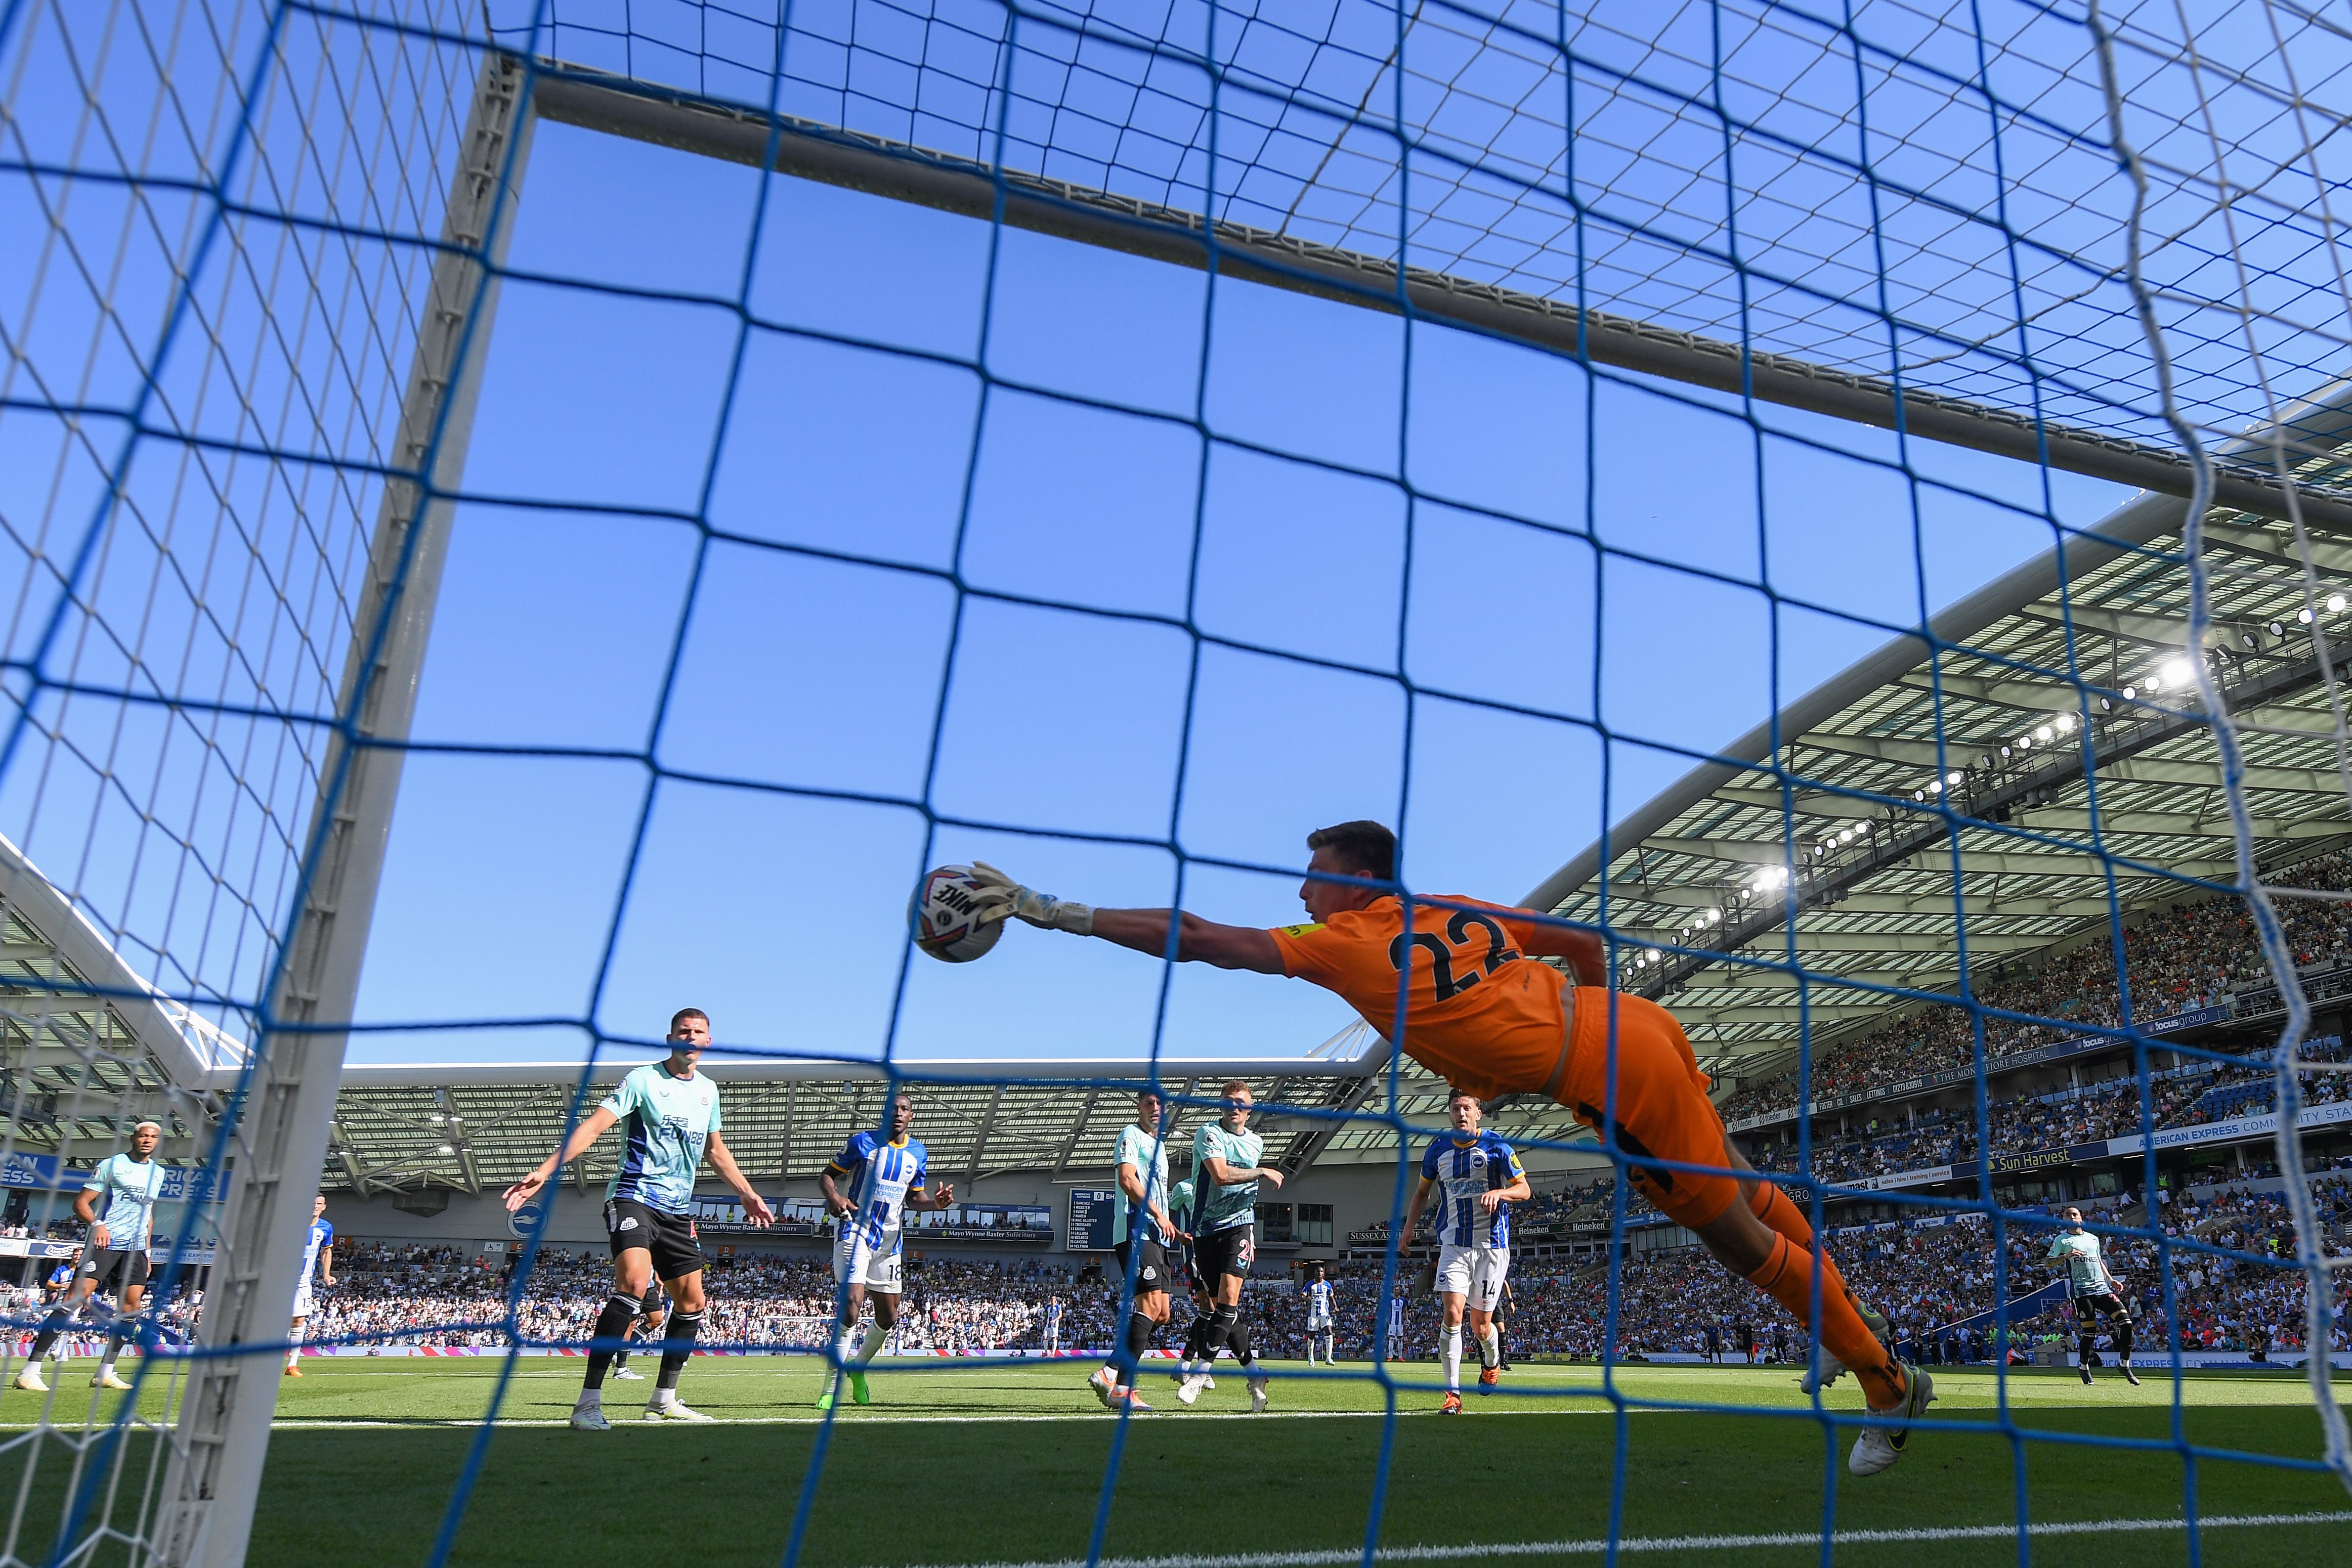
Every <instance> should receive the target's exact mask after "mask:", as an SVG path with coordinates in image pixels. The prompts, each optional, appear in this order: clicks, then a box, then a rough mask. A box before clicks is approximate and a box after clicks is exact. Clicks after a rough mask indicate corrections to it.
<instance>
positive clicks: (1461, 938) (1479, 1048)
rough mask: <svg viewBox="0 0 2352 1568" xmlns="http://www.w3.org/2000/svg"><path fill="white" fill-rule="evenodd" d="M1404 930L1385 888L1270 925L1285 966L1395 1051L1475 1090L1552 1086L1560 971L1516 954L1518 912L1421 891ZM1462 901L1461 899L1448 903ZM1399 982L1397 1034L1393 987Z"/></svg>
mask: <svg viewBox="0 0 2352 1568" xmlns="http://www.w3.org/2000/svg"><path fill="white" fill-rule="evenodd" d="M1428 896H1429V897H1433V898H1442V899H1443V902H1442V903H1438V904H1431V903H1428V902H1426V900H1423V901H1419V902H1416V903H1415V904H1413V907H1412V930H1411V931H1409V932H1408V931H1407V930H1406V929H1405V910H1404V903H1403V901H1402V899H1400V898H1398V897H1397V896H1396V895H1395V894H1389V895H1387V896H1385V897H1382V898H1381V899H1378V900H1376V901H1375V902H1374V903H1373V904H1371V905H1370V907H1369V908H1365V909H1357V910H1349V911H1348V912H1347V913H1345V914H1340V915H1333V916H1332V917H1331V918H1330V919H1329V920H1328V921H1327V922H1325V923H1324V924H1322V925H1284V926H1277V927H1276V928H1275V929H1274V932H1273V936H1274V944H1275V946H1276V947H1277V948H1279V949H1280V950H1281V952H1282V967H1283V972H1284V973H1286V974H1287V975H1289V976H1290V977H1293V978H1294V979H1300V980H1312V981H1314V982H1315V983H1316V984H1317V985H1318V986H1321V987H1323V988H1326V989H1328V990H1333V991H1337V992H1338V993H1339V995H1340V996H1341V997H1343V998H1346V999H1347V1002H1348V1005H1349V1007H1352V1008H1354V1009H1356V1010H1357V1011H1358V1012H1359V1013H1361V1014H1362V1015H1363V1018H1364V1021H1365V1022H1366V1023H1369V1024H1370V1025H1371V1026H1372V1027H1373V1028H1374V1029H1376V1030H1380V1031H1381V1033H1382V1034H1383V1035H1386V1036H1388V1037H1389V1038H1390V1039H1391V1040H1394V1041H1395V1042H1396V1047H1397V1049H1398V1050H1400V1051H1403V1052H1404V1053H1405V1054H1406V1055H1407V1056H1409V1057H1411V1058H1412V1060H1414V1061H1418V1062H1420V1063H1421V1064H1422V1065H1423V1067H1426V1068H1428V1069H1429V1070H1430V1071H1432V1072H1436V1073H1441V1074H1443V1075H1444V1078H1445V1079H1446V1081H1447V1082H1450V1083H1452V1084H1453V1085H1454V1087H1455V1088H1457V1089H1466V1090H1468V1091H1470V1092H1472V1093H1474V1094H1476V1095H1478V1096H1479V1097H1480V1098H1482V1099H1484V1098H1490V1097H1492V1096H1494V1095H1496V1094H1504V1093H1538V1094H1539V1093H1545V1092H1549V1090H1551V1089H1553V1088H1556V1087H1557V1085H1558V1083H1559V1077H1560V1073H1561V1071H1562V1070H1563V1068H1564V1066H1565V1063H1566V1061H1567V1052H1568V1027H1567V1025H1568V1011H1567V1008H1568V1004H1567V1002H1566V1001H1565V999H1564V998H1562V996H1561V994H1560V993H1561V991H1562V989H1563V988H1565V987H1567V986H1568V985H1569V983H1570V982H1569V979H1568V977H1567V976H1565V975H1563V974H1561V973H1560V972H1559V970H1558V969H1555V968H1553V967H1551V966H1550V965H1549V964H1544V963H1539V962H1538V961H1537V960H1536V959H1533V958H1530V957H1528V956H1526V955H1525V954H1524V953H1522V952H1521V951H1520V949H1521V947H1522V946H1523V945H1524V944H1525V943H1526V941H1527V934H1528V931H1529V930H1530V929H1531V924H1530V922H1529V921H1528V918H1527V914H1528V912H1527V911H1526V910H1524V909H1513V908H1511V907H1509V906H1508V905H1506V904H1487V903H1485V902H1483V901H1481V900H1478V899H1475V898H1455V897H1451V896H1448V895H1444V894H1430V895H1428ZM1457 906H1460V907H1457ZM1400 984H1402V986H1403V987H1404V988H1405V1008H1404V1030H1403V1032H1402V1034H1399V1033H1398V1030H1397V988H1398V986H1399V985H1400Z"/></svg>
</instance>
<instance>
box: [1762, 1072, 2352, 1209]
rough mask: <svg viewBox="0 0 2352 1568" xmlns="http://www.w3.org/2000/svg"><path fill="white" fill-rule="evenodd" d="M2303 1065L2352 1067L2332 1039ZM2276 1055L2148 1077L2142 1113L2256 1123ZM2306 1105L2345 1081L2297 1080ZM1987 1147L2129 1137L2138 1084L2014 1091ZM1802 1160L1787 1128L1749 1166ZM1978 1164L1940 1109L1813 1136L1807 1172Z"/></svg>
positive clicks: (1840, 1177)
mask: <svg viewBox="0 0 2352 1568" xmlns="http://www.w3.org/2000/svg"><path fill="white" fill-rule="evenodd" d="M2298 1060H2300V1061H2310V1062H2344V1061H2347V1060H2352V1046H2347V1044H2346V1042H2345V1041H2344V1040H2340V1039H2338V1038H2336V1037H2333V1036H2331V1037H2329V1038H2328V1039H2326V1040H2314V1041H2311V1042H2309V1043H2307V1044H2306V1045H2305V1047H2304V1048H2303V1050H2302V1051H2300V1052H2299V1053H2298ZM2275 1061H2276V1057H2275V1053H2274V1052H2273V1051H2269V1050H2264V1051H2259V1052H2254V1053H2251V1054H2250V1055H2249V1056H2248V1058H2247V1061H2246V1065H2245V1066H2243V1067H2235V1066H2225V1065H2223V1064H2221V1063H2220V1062H2214V1061H2190V1062H2188V1063H2185V1064H2183V1065H2181V1066H2179V1067H2172V1068H2166V1069H2161V1070H2159V1071H2154V1072H2151V1073H2150V1074H2149V1075H2148V1110H2149V1112H2150V1113H2151V1115H2152V1116H2153V1125H2155V1126H2156V1127H2158V1128H2159V1129H2161V1128H2170V1127H2190V1126H2200V1125H2202V1124H2207V1123H2211V1122H2221V1121H2227V1120H2229V1119H2231V1118H2232V1117H2239V1116H2259V1115H2262V1114H2263V1113H2266V1112H2268V1111H2271V1110H2273V1109H2274V1108H2275V1106H2276V1104H2277V1097H2278V1082H2277V1075H2276V1068H2275V1066H2274V1062H2275ZM2299 1082H2300V1085H2301V1089H2302V1092H2303V1099H2304V1103H2305V1104H2306V1105H2318V1104H2326V1103H2331V1102H2334V1101H2338V1100H2343V1099H2347V1098H2352V1072H2343V1071H2313V1072H2306V1073H2304V1074H2302V1075H2300V1078H2299ZM1987 1120H1988V1122H1989V1124H1990V1128H1991V1134H1992V1143H1993V1147H1994V1148H1995V1149H1996V1150H1999V1151H2000V1152H2001V1153H2003V1154H2019V1153H2031V1152H2033V1151H2037V1150H2044V1149H2064V1148H2068V1147H2072V1146H2074V1145H2081V1144H2087V1143H2096V1142H2101V1141H2104V1140H2105V1139H2108V1138H2121V1137H2128V1136H2130V1135H2132V1134H2137V1133H2138V1132H2139V1131H2140V1130H2141V1126H2142V1122H2141V1117H2140V1096H2139V1085H2138V1082H2137V1080H2136V1079H2132V1078H2115V1079H2109V1080H2107V1081H2105V1082H2100V1083H2089V1084H2084V1085H2082V1086H2080V1087H2077V1088H2071V1089H2063V1090H2059V1091H2056V1092H2052V1093H2047V1094H2031V1093H2027V1092H2019V1093H2017V1094H2016V1095H2014V1096H2011V1097H2010V1098H2008V1099H2003V1100H1996V1101H1994V1102H1993V1103H1992V1104H1991V1105H1990V1106H1989V1107H1988V1109H1987ZM1801 1152H1802V1151H1801V1150H1800V1149H1799V1147H1798V1144H1797V1132H1796V1128H1795V1126H1794V1125H1793V1124H1791V1125H1790V1126H1789V1127H1786V1128H1783V1129H1780V1130H1779V1131H1777V1132H1774V1133H1771V1134H1767V1135H1766V1136H1765V1138H1764V1139H1763V1140H1762V1141H1761V1142H1759V1144H1758V1145H1757V1146H1756V1150H1755V1152H1754V1154H1753V1155H1750V1163H1751V1164H1753V1165H1754V1166H1756V1168H1757V1169H1759V1170H1769V1171H1788V1172H1794V1171H1796V1170H1797V1169H1798V1167H1799V1164H1800V1158H1799V1156H1800V1154H1801ZM1976 1157H1977V1126H1976V1113H1975V1112H1974V1111H1973V1110H1971V1109H1969V1108H1968V1107H1966V1106H1962V1107H1958V1108H1956V1109H1955V1108H1937V1109H1932V1110H1923V1111H1918V1112H1916V1113H1913V1114H1911V1115H1910V1116H1908V1117H1900V1116H1897V1115H1895V1113H1892V1112H1885V1113H1880V1114H1878V1115H1873V1116H1870V1117H1867V1118H1857V1119H1856V1124H1854V1125H1853V1126H1851V1127H1850V1128H1849V1129H1848V1130H1847V1131H1846V1132H1844V1133H1843V1134H1826V1133H1824V1132H1822V1130H1821V1129H1819V1128H1816V1130H1815V1132H1814V1135H1813V1145H1812V1148H1811V1171H1812V1174H1813V1176H1815V1177H1816V1178H1817V1179H1819V1180H1822V1181H1832V1182H1853V1181H1860V1180H1864V1179H1867V1178H1869V1177H1872V1176H1891V1175H1895V1174H1896V1173H1899V1172H1902V1171H1916V1170H1924V1169H1928V1168H1931V1167H1934V1166H1948V1165H1953V1164H1956V1163H1958V1162H1959V1161H1962V1160H1972V1159H1974V1158H1976Z"/></svg>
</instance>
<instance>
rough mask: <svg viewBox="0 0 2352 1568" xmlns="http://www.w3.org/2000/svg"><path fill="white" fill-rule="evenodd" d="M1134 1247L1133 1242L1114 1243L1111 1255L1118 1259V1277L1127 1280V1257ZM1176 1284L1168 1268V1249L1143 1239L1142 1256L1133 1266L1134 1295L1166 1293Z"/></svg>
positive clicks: (1111, 1247)
mask: <svg viewBox="0 0 2352 1568" xmlns="http://www.w3.org/2000/svg"><path fill="white" fill-rule="evenodd" d="M1134 1247H1135V1242H1134V1241H1133V1240H1131V1239H1130V1240H1127V1241H1114V1242H1112V1243H1111V1245H1110V1249H1111V1251H1112V1253H1113V1254H1114V1255H1115V1256H1116V1257H1117V1258H1118V1277H1119V1278H1120V1279H1122V1280H1124V1279H1126V1278H1127V1255H1128V1253H1129V1251H1131V1250H1132V1249H1134ZM1175 1282H1176V1276H1175V1275H1174V1274H1173V1273H1171V1272H1170V1270H1169V1268H1168V1249H1166V1248H1164V1247H1162V1246H1160V1243H1159V1242H1157V1241H1154V1240H1153V1239H1151V1238H1150V1237H1149V1236H1147V1237H1145V1238H1143V1256H1142V1258H1141V1259H1139V1260H1138V1261H1137V1263H1136V1265H1135V1293H1136V1294H1137V1295H1139V1296H1140V1295H1144V1294H1147V1293H1149V1292H1150V1291H1166V1290H1167V1289H1168V1288H1169V1287H1170V1286H1171V1285H1173V1284H1174V1283H1175Z"/></svg>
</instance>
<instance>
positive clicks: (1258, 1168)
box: [1176, 1078, 1282, 1416]
mask: <svg viewBox="0 0 2352 1568" xmlns="http://www.w3.org/2000/svg"><path fill="white" fill-rule="evenodd" d="M1219 1093H1221V1094H1222V1095H1223V1097H1224V1102H1225V1110H1224V1114H1223V1115H1222V1116H1220V1117H1218V1118H1217V1119H1216V1120H1215V1121H1214V1122H1212V1123H1210V1124H1208V1125H1207V1126H1205V1127H1202V1128H1201V1129H1200V1130H1199V1131H1198V1132H1196V1133H1194V1134H1192V1184H1193V1194H1194V1196H1193V1199H1192V1207H1193V1210H1194V1213H1193V1218H1192V1255H1193V1259H1194V1261H1195V1266H1196V1267H1198V1268H1199V1270H1201V1278H1202V1280H1204V1281H1207V1282H1208V1286H1209V1299H1210V1301H1211V1302H1212V1303H1213V1304H1212V1306H1211V1308H1210V1312H1209V1332H1208V1333H1206V1334H1203V1335H1202V1339H1201V1355H1202V1360H1204V1361H1206V1362H1207V1363H1208V1364H1210V1365H1212V1366H1213V1365H1215V1364H1216V1360H1217V1352H1219V1351H1221V1350H1224V1349H1226V1348H1228V1347H1230V1348H1231V1349H1232V1351H1233V1353H1234V1360H1235V1361H1236V1362H1238V1363H1240V1364H1241V1368H1242V1372H1243V1374H1244V1376H1246V1377H1247V1378H1248V1380H1249V1397H1250V1414H1251V1415H1253V1416H1255V1415H1258V1414H1260V1413H1262V1412H1263V1411H1264V1410H1265V1405H1266V1393H1267V1389H1266V1378H1265V1374H1263V1373H1261V1372H1259V1371H1258V1369H1257V1356H1256V1355H1255V1354H1254V1353H1253V1352H1252V1350H1251V1348H1250V1334H1249V1328H1248V1326H1247V1325H1246V1324H1244V1323H1243V1322H1242V1321H1241V1315H1242V1282H1243V1281H1245V1280H1247V1279H1248V1278H1249V1271H1250V1263H1251V1261H1252V1260H1254V1259H1255V1258H1256V1256H1257V1188H1258V1184H1259V1183H1260V1182H1265V1183H1268V1184H1270V1185H1271V1186H1273V1187H1274V1188H1275V1189H1276V1190H1277V1191H1279V1190H1280V1189H1281V1186H1282V1173H1281V1172H1280V1171H1278V1170H1276V1169H1275V1168H1274V1167H1273V1166H1264V1165H1260V1164H1258V1160H1259V1158H1260V1156H1261V1155H1264V1154H1265V1139H1263V1138H1261V1137H1259V1136H1258V1135H1257V1134H1255V1133H1253V1132H1251V1131H1250V1130H1249V1116H1250V1105H1251V1098H1250V1086H1249V1085H1248V1084H1246V1083H1244V1082H1242V1081H1241V1080H1240V1079H1238V1078H1236V1079H1234V1080H1232V1081H1231V1082H1228V1083H1226V1084H1225V1086H1224V1087H1223V1089H1222V1090H1220V1091H1219ZM1208 1385H1209V1380H1208V1377H1207V1375H1205V1374H1203V1373H1194V1374H1193V1375H1191V1376H1189V1377H1187V1378H1185V1379H1184V1381H1183V1382H1182V1383H1181V1385H1178V1387H1177V1389H1176V1397H1177V1398H1179V1399H1181V1400H1182V1401H1183V1402H1184V1403H1185V1404H1187V1405H1190V1404H1192V1401H1194V1400H1195V1399H1198V1398H1199V1397H1201V1390H1202V1389H1203V1388H1205V1387H1207V1386H1208Z"/></svg>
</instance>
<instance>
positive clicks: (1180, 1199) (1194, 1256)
mask: <svg viewBox="0 0 2352 1568" xmlns="http://www.w3.org/2000/svg"><path fill="white" fill-rule="evenodd" d="M1168 1217H1169V1218H1171V1219H1172V1220H1174V1221H1175V1222H1176V1236H1177V1242H1176V1246H1177V1251H1178V1254H1179V1255H1178V1256H1177V1257H1175V1258H1171V1259H1170V1260H1169V1262H1170V1264H1171V1267H1173V1268H1174V1269H1175V1270H1176V1272H1177V1277H1178V1278H1179V1279H1181V1280H1182V1281H1184V1288H1185V1289H1186V1290H1187V1291H1191V1292H1192V1322H1190V1323H1188V1324H1186V1325H1185V1328H1184V1348H1183V1350H1182V1352H1181V1354H1179V1356H1178V1359H1177V1362H1176V1370H1175V1371H1173V1372H1171V1373H1170V1374H1169V1375H1168V1376H1169V1379H1170V1380H1171V1382H1173V1383H1175V1384H1177V1385H1179V1386H1180V1387H1181V1385H1182V1384H1183V1382H1184V1380H1185V1379H1186V1378H1188V1377H1190V1376H1192V1375H1193V1374H1194V1373H1196V1372H1197V1373H1199V1374H1200V1375H1201V1386H1202V1387H1203V1388H1214V1387H1215V1386H1216V1385H1217V1380H1216V1378H1215V1377H1213V1376H1212V1375H1211V1374H1212V1373H1213V1372H1214V1371H1215V1370H1216V1363H1215V1361H1214V1360H1213V1359H1211V1358H1209V1357H1208V1356H1207V1355H1206V1353H1205V1351H1204V1350H1203V1348H1202V1347H1203V1346H1205V1345H1206V1344H1207V1343H1208V1340H1209V1318H1210V1309H1209V1282H1208V1281H1206V1280H1203V1279H1202V1278H1201V1259H1200V1254H1199V1253H1198V1252H1197V1251H1196V1250H1195V1249H1193V1247H1192V1226H1193V1224H1194V1219H1193V1216H1192V1177H1191V1176H1186V1177H1185V1178H1184V1179H1183V1180H1182V1181H1180V1182H1178V1183H1177V1184H1176V1185H1175V1186H1171V1187H1170V1188H1169V1189H1168Z"/></svg>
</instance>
